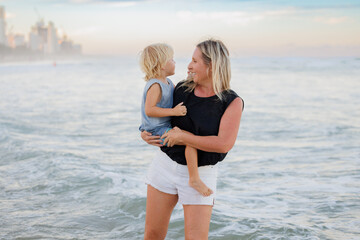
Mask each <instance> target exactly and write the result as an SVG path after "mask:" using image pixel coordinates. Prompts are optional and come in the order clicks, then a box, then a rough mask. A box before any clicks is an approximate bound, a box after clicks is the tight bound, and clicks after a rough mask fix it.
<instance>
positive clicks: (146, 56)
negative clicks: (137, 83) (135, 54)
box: [140, 43, 174, 81]
mask: <svg viewBox="0 0 360 240" xmlns="http://www.w3.org/2000/svg"><path fill="white" fill-rule="evenodd" d="M173 56H174V50H173V49H172V47H170V46H169V45H167V44H165V43H156V44H151V45H149V46H147V47H146V48H145V49H144V50H143V51H142V52H141V54H140V67H141V70H142V71H143V72H144V73H145V77H144V79H145V81H149V80H150V79H152V78H157V77H159V76H160V75H161V68H162V67H164V66H165V64H166V62H167V61H169V60H170V59H172V58H173Z"/></svg>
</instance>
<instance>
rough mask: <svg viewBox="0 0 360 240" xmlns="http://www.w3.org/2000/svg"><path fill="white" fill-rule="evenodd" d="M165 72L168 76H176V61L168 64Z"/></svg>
mask: <svg viewBox="0 0 360 240" xmlns="http://www.w3.org/2000/svg"><path fill="white" fill-rule="evenodd" d="M164 71H165V74H166V76H171V75H174V74H175V61H174V59H173V58H171V59H170V60H169V61H167V62H166V64H165V67H164Z"/></svg>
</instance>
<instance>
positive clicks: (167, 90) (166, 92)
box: [139, 78, 175, 136]
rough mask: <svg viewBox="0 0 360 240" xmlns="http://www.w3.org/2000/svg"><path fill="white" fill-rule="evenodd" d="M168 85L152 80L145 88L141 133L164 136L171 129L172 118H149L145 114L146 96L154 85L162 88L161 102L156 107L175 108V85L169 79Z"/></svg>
mask: <svg viewBox="0 0 360 240" xmlns="http://www.w3.org/2000/svg"><path fill="white" fill-rule="evenodd" d="M166 80H167V82H168V84H166V83H163V82H162V81H160V80H158V79H150V80H149V81H148V82H147V83H146V85H145V88H144V93H143V97H142V102H141V125H140V127H139V130H140V131H144V130H146V131H148V132H151V133H152V135H160V136H161V135H162V134H164V133H165V131H166V129H168V128H171V122H170V120H171V119H170V117H161V118H157V117H149V116H147V115H146V114H145V101H146V94H147V92H148V90H149V88H150V87H151V86H152V85H153V84H154V83H158V84H159V85H160V87H161V100H160V102H159V103H158V104H156V106H158V107H160V108H172V107H173V93H174V88H175V86H174V84H173V83H172V81H171V80H170V79H169V78H167V79H166Z"/></svg>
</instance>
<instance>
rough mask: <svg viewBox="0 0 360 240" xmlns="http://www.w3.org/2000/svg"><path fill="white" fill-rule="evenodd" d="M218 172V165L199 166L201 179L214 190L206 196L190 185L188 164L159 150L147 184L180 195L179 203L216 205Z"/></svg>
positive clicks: (151, 166) (148, 175) (150, 168)
mask: <svg viewBox="0 0 360 240" xmlns="http://www.w3.org/2000/svg"><path fill="white" fill-rule="evenodd" d="M217 173H218V166H217V165H209V166H203V167H199V175H200V179H201V180H202V181H203V182H204V183H205V184H206V185H207V186H208V187H209V188H210V189H211V190H212V191H213V192H214V193H213V194H211V195H210V196H208V197H204V196H202V195H201V194H200V193H199V192H198V191H196V190H195V189H194V188H192V187H190V185H189V171H188V168H187V166H186V165H181V164H178V163H177V162H175V161H173V160H172V159H171V158H170V157H169V156H168V155H166V153H164V152H162V151H161V150H159V151H158V152H157V154H156V155H155V157H154V159H153V161H152V163H151V165H150V167H149V170H148V173H147V176H146V184H149V185H151V186H152V187H154V188H156V189H157V190H159V191H161V192H164V193H168V194H174V195H178V196H179V203H180V204H183V205H214V201H215V194H216V180H217Z"/></svg>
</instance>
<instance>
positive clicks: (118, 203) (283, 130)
mask: <svg viewBox="0 0 360 240" xmlns="http://www.w3.org/2000/svg"><path fill="white" fill-rule="evenodd" d="M175 60H176V62H177V68H176V71H177V73H176V75H175V76H174V77H173V78H172V79H173V80H174V82H178V81H180V80H181V79H183V78H184V77H185V76H186V66H187V61H188V59H175ZM232 70H233V72H232V76H233V78H232V88H233V89H234V90H235V91H236V92H237V93H238V94H239V95H240V96H242V97H243V98H244V100H245V110H244V113H243V116H242V120H241V126H240V131H239V134H238V138H237V141H236V144H235V146H234V147H233V149H232V150H231V151H230V153H229V154H228V156H227V157H226V158H225V160H224V161H223V162H222V163H221V164H220V170H219V179H218V196H217V199H216V203H215V206H214V209H213V215H212V220H211V225H210V233H209V239H214V240H215V239H224V240H230V239H233V240H237V239H257V240H260V239H261V240H264V239H271V240H272V239H291V240H306V239H309V240H310V239H311V240H315V239H334V240H335V239H336V240H338V239H360V120H359V119H360V107H359V106H360V77H359V76H360V59H359V58H323V59H317V58H236V59H232ZM141 78H142V74H141V72H140V70H139V68H138V65H137V59H136V58H130V57H128V58H125V57H113V58H110V57H109V58H100V59H95V58H83V59H76V60H62V61H58V62H57V65H56V67H54V66H53V65H52V62H51V61H43V62H33V63H26V62H22V63H2V64H0V239H142V237H143V230H144V221H145V203H146V185H145V184H144V182H143V178H144V176H145V174H146V170H147V167H148V166H149V164H150V162H151V158H152V156H154V154H155V152H156V148H155V147H153V146H150V145H147V144H145V143H144V142H143V141H142V140H141V138H140V136H139V132H138V126H139V124H140V112H139V111H140V99H141V92H142V89H143V86H144V81H143V80H142V79H141ZM167 239H184V227H183V212H182V206H179V205H178V206H176V208H175V210H174V212H173V215H172V218H171V222H170V225H169V231H168V235H167Z"/></svg>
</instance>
